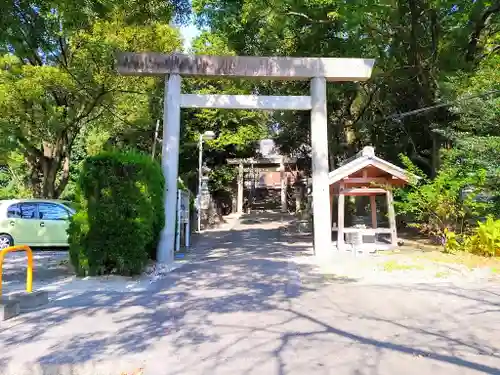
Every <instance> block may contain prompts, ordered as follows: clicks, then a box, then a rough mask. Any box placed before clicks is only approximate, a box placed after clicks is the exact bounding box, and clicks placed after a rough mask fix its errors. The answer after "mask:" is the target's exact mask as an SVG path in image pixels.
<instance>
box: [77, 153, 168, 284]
mask: <svg viewBox="0 0 500 375" xmlns="http://www.w3.org/2000/svg"><path fill="white" fill-rule="evenodd" d="M164 184H165V181H164V178H163V174H162V171H161V168H160V165H159V164H158V163H157V162H155V161H153V160H151V158H150V157H148V156H146V155H143V154H137V153H120V152H105V153H102V154H100V155H97V156H93V157H90V158H88V159H87V160H85V162H84V164H83V167H82V171H81V175H80V178H79V183H78V196H79V198H78V200H79V205H80V210H79V211H78V212H77V214H76V215H74V217H73V218H72V220H71V223H70V227H69V230H68V233H69V244H70V257H71V263H72V264H73V266H74V268H75V270H76V272H77V274H79V275H81V276H84V275H101V274H110V273H117V274H121V275H134V274H138V273H140V272H141V271H142V270H143V268H144V266H145V265H146V263H147V261H148V258H150V259H155V258H156V247H157V244H158V241H159V239H160V233H161V230H162V228H163V225H164V209H163V192H164Z"/></svg>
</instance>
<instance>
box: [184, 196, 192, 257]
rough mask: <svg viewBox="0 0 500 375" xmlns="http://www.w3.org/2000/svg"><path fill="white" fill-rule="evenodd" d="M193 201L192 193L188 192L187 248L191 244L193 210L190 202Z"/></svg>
mask: <svg viewBox="0 0 500 375" xmlns="http://www.w3.org/2000/svg"><path fill="white" fill-rule="evenodd" d="M190 202H191V194H190V193H189V191H188V193H187V198H186V204H187V216H186V218H185V219H186V248H189V245H190V244H191V242H190V241H191V226H190V224H189V223H190V222H191V220H190V218H191V210H190V207H191V206H190V204H189V203H190Z"/></svg>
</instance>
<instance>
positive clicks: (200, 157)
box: [198, 134, 203, 233]
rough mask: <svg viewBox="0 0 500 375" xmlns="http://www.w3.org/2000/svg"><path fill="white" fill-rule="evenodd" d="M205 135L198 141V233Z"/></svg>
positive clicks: (199, 227) (199, 229)
mask: <svg viewBox="0 0 500 375" xmlns="http://www.w3.org/2000/svg"><path fill="white" fill-rule="evenodd" d="M202 169H203V134H200V139H199V141H198V233H200V232H201V180H202V178H203V170H202Z"/></svg>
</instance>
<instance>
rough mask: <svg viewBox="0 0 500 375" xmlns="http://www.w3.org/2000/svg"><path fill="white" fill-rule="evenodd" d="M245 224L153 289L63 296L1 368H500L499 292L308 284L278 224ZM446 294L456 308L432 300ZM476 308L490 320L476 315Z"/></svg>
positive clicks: (13, 346) (21, 327)
mask: <svg viewBox="0 0 500 375" xmlns="http://www.w3.org/2000/svg"><path fill="white" fill-rule="evenodd" d="M270 222H271V221H270ZM240 229H241V230H233V231H226V232H225V231H221V232H218V233H216V232H213V233H212V234H210V236H212V238H211V241H212V242H211V243H210V245H207V247H205V248H203V249H201V250H199V251H198V252H197V254H195V255H196V256H194V258H193V261H192V263H190V264H188V265H186V266H184V267H182V268H181V269H179V270H177V271H174V272H172V273H170V274H169V275H168V276H167V277H166V278H165V279H163V280H161V281H159V282H157V283H155V284H152V285H151V288H150V290H148V291H144V292H127V293H118V292H95V291H85V292H80V293H68V292H65V293H60V294H58V295H57V296H56V297H57V298H56V299H55V300H54V301H53V302H51V304H50V305H49V306H48V307H47V308H45V309H41V310H38V311H34V312H32V313H30V314H27V315H25V316H24V317H21V318H20V319H19V320H18V321H17V322H13V324H12V325H10V326H9V327H6V328H0V346H1V347H2V352H1V353H0V364H2V365H6V364H7V363H9V361H13V362H14V361H19V360H20V359H23V360H25V358H26V357H29V358H35V360H34V364H33V365H36V366H39V369H40V370H41V372H40V373H42V374H43V373H45V374H49V373H50V372H49V371H53V369H54V368H55V367H54V366H61V365H67V366H70V367H71V368H73V369H74V368H77V367H78V366H81V365H82V364H84V363H88V362H91V361H95V362H96V363H100V362H101V363H105V362H106V361H107V362H110V363H113V361H116V358H125V357H128V356H134V357H133V358H136V359H137V361H139V358H146V357H147V358H150V357H149V356H153V357H151V358H154V360H152V361H150V362H149V364H148V366H149V367H148V369H149V370H150V371H151V373H153V374H156V373H162V374H166V373H168V374H187V373H212V374H213V373H218V372H223V371H228V370H229V369H230V370H231V371H232V373H239V374H244V373H251V372H252V371H258V372H259V371H260V373H275V374H280V375H281V374H301V373H308V372H311V371H314V372H316V373H322V372H321V371H323V370H321V369H323V368H325V371H323V372H325V373H327V372H328V369H329V370H332V367H333V368H335V369H338V372H337V373H338V374H342V373H350V374H351V373H352V374H365V373H366V374H383V373H384V370H383V367H382V364H383V363H384V361H386V360H387V358H388V356H391V355H395V354H398V355H404V356H408V358H412V357H413V358H414V357H420V358H425V359H428V360H430V361H432V362H433V363H441V364H443V365H446V366H448V365H449V366H454V368H459V369H460V368H461V369H464V370H475V371H477V372H480V373H488V374H490V373H498V372H500V369H499V367H498V363H500V360H499V358H498V354H495V353H496V352H495V346H496V347H498V345H495V344H498V341H495V335H494V334H492V335H491V336H489V337H488V338H485V337H480V336H479V335H478V332H479V333H480V332H484V329H486V328H487V327H488V326H487V325H488V324H489V325H490V330H491V327H493V325H492V324H495V321H494V320H492V314H491V313H490V312H489V311H488V308H495V307H496V306H498V305H499V303H500V296H499V295H498V294H497V293H496V292H495V291H491V292H489V293H486V292H485V293H484V295H481V296H478V297H477V298H476V297H475V291H474V290H467V289H460V288H451V287H450V288H448V287H446V288H441V287H440V286H434V285H427V286H418V287H416V288H414V289H412V288H407V287H402V286H390V285H389V286H360V285H355V284H352V283H351V284H347V285H345V284H344V283H341V282H338V283H337V282H335V280H333V282H332V283H331V284H330V285H327V284H325V283H324V282H317V283H313V282H308V281H307V280H306V278H303V277H302V276H303V275H307V274H308V273H309V272H310V271H311V269H309V267H310V266H307V265H302V266H298V265H295V264H293V263H291V262H290V256H291V255H290V252H292V253H293V252H294V251H298V250H296V249H294V247H293V246H292V245H293V244H292V243H290V242H287V241H288V240H287V239H286V238H284V237H283V236H282V235H281V232H280V231H279V230H277V229H276V228H274V227H272V228H271V229H265V228H258V227H255V228H254V227H253V225H250V226H247V227H245V226H244V227H242V228H240ZM304 246H305V245H304ZM301 251H305V250H304V249H302V250H301ZM297 274H298V277H299V280H297V279H296V277H297ZM301 277H302V279H301ZM300 279H301V280H300ZM438 294H439V295H441V298H442V301H452V300H453V301H455V304H454V305H452V306H447V305H446V304H445V302H443V304H442V305H439V306H438V305H432V303H430V302H428V303H427V306H426V305H425V301H432V299H433V298H434V296H436V295H438ZM485 295H488V296H489V297H488V298H486V299H485ZM412 298H415V300H416V302H412V301H411V299H412ZM405 299H406V303H408V304H409V305H411V306H412V307H407V306H406V305H405ZM472 302H473V303H474V304H475V307H474V308H473V307H472V306H471V303H472ZM413 305H415V306H413ZM467 309H469V310H467ZM481 309H483V310H481ZM472 311H475V312H477V313H478V314H480V317H481V319H479V318H475V320H473V321H471V320H470V319H471V318H470V315H469V316H467V315H466V314H467V312H472ZM480 311H482V313H480ZM467 319H469V324H468V325H467V321H468V320H467ZM495 319H496V322H497V323H500V322H498V318H495ZM482 320H484V321H485V322H484V324H483V323H481V321H482ZM440 325H442V327H440ZM475 327H476V328H477V327H479V328H477V332H475V331H474V329H475ZM34 348H36V349H34ZM41 348H43V349H41ZM29 351H32V353H31V354H30V355H29V356H26V355H24V357H23V354H18V355H17V356H16V352H17V353H26V354H27V353H28V352H29ZM299 352H300V353H301V355H300V356H297V355H296V353H299ZM35 353H38V354H35ZM332 353H335V356H332ZM464 353H465V354H467V358H466V357H465V355H464ZM469 354H470V355H480V356H488V358H489V359H492V360H495V361H496V362H495V363H496V364H497V366H496V367H495V366H493V365H491V362H490V363H486V362H484V363H483V362H481V360H482V359H481V358H478V359H474V357H472V359H471V357H469ZM176 358H182V360H176ZM405 358H406V357H405ZM408 358H407V359H408ZM167 364H168V366H167ZM160 365H161V366H163V367H160ZM2 367H3V366H2ZM166 368H168V372H166V371H167V370H165V369H166ZM155 369H156V370H158V372H153V370H155ZM160 369H163V370H162V371H160ZM401 369H403V370H404V367H402V368H400V369H398V370H401ZM115 371H116V373H119V371H118V368H115ZM343 371H344V372H343ZM147 373H148V372H147ZM385 373H387V372H385Z"/></svg>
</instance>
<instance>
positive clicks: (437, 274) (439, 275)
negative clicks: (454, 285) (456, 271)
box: [434, 271, 450, 279]
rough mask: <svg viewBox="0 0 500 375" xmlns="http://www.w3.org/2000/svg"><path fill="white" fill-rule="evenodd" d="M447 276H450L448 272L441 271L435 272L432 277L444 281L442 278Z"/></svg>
mask: <svg viewBox="0 0 500 375" xmlns="http://www.w3.org/2000/svg"><path fill="white" fill-rule="evenodd" d="M448 276H450V273H449V272H443V271H439V272H436V274H435V275H434V277H435V278H437V279H444V278H446V277H448Z"/></svg>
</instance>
